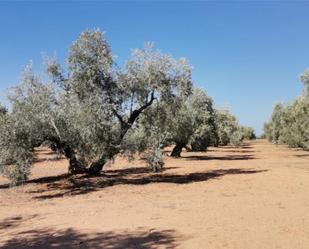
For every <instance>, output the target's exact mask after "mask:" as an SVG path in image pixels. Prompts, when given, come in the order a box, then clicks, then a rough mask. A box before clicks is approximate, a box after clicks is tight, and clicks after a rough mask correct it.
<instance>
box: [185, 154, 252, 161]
mask: <svg viewBox="0 0 309 249" xmlns="http://www.w3.org/2000/svg"><path fill="white" fill-rule="evenodd" d="M183 158H184V159H186V160H227V161H233V160H236V161H238V160H252V159H255V157H254V156H253V155H227V156H198V155H194V156H185V157H183Z"/></svg>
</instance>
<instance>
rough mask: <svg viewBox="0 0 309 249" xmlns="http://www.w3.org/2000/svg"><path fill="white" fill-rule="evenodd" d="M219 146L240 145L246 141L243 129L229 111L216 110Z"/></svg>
mask: <svg viewBox="0 0 309 249" xmlns="http://www.w3.org/2000/svg"><path fill="white" fill-rule="evenodd" d="M215 116H216V118H215V121H216V128H217V134H218V143H217V144H218V145H228V144H230V145H239V144H240V142H241V141H242V140H243V139H244V134H243V131H242V127H241V126H240V125H239V123H238V121H237V119H236V117H235V116H234V115H232V114H231V113H230V112H229V111H228V110H216V113H215Z"/></svg>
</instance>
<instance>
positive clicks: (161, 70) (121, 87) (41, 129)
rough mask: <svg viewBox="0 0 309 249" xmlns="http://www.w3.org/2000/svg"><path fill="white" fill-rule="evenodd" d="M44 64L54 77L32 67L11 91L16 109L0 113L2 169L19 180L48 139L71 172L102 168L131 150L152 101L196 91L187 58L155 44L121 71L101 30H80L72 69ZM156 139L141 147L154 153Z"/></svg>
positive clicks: (51, 61)
mask: <svg viewBox="0 0 309 249" xmlns="http://www.w3.org/2000/svg"><path fill="white" fill-rule="evenodd" d="M45 66H46V69H47V73H48V76H49V79H50V80H49V81H48V82H44V81H43V80H42V79H40V78H39V77H38V76H36V75H35V74H34V73H33V72H32V70H31V67H27V68H26V70H25V73H24V74H23V77H22V81H21V83H20V84H19V85H18V86H17V87H15V88H13V89H12V91H11V92H10V96H9V99H10V101H11V105H12V110H11V111H10V112H9V113H6V114H5V112H3V113H2V112H1V113H2V114H1V124H0V125H1V127H0V137H1V142H0V143H1V145H0V158H1V159H0V160H1V161H0V167H1V170H2V172H5V174H6V175H8V176H9V177H10V178H11V179H13V180H14V181H15V182H18V181H20V180H25V179H26V178H27V175H28V174H29V171H30V166H31V165H32V157H33V149H34V148H35V147H36V146H39V145H41V144H42V143H48V144H49V145H50V146H51V147H52V148H53V149H56V150H57V151H58V152H59V153H62V154H63V155H64V156H66V157H67V159H68V160H69V162H70V168H69V170H70V172H72V173H74V172H75V173H78V172H88V173H98V172H99V171H100V170H101V169H102V167H103V166H104V164H105V163H106V161H107V160H109V159H111V158H112V157H113V156H115V155H116V154H117V153H123V152H125V151H128V150H130V149H131V146H130V145H129V143H127V139H126V137H127V136H129V135H130V134H135V132H134V130H138V129H139V125H138V120H139V119H142V116H143V115H144V113H145V112H146V111H147V110H148V109H149V108H150V107H152V105H153V104H154V102H159V103H161V102H165V103H168V102H171V103H172V102H174V101H175V96H186V95H188V93H190V92H191V88H192V82H191V68H190V66H189V65H188V63H187V62H186V60H185V59H178V60H177V59H174V58H172V57H171V56H170V55H167V54H162V53H161V52H160V51H157V50H155V49H154V48H153V46H151V45H147V46H146V47H145V48H143V49H136V50H134V52H133V54H132V57H131V58H130V59H129V60H128V62H127V63H126V65H125V66H124V68H123V69H118V68H117V66H116V65H115V62H114V57H113V55H112V52H111V49H110V46H109V44H108V43H107V41H106V40H105V38H104V36H103V34H102V32H100V31H99V30H93V31H92V30H87V31H85V32H83V33H81V35H80V36H79V38H78V39H77V40H76V41H75V42H74V43H73V44H72V46H71V48H70V52H69V56H68V71H67V72H65V70H64V69H63V68H62V67H61V65H60V64H59V63H58V62H57V61H56V60H55V59H45ZM146 121H147V120H146V119H145V121H144V122H146ZM152 133H153V134H155V132H152ZM136 134H138V132H136ZM162 134H163V133H162ZM154 137H156V136H155V135H152V136H148V137H147V136H145V135H144V134H142V135H141V136H140V138H141V141H139V142H138V144H139V146H140V145H141V144H142V142H143V140H144V149H147V148H150V149H152V150H154V149H153V145H154V144H155V143H150V142H149V141H151V139H153V138H154ZM163 137H165V136H163ZM162 139H163V138H162ZM162 139H157V140H158V142H157V143H156V144H157V146H156V147H157V148H158V147H160V148H161V147H162V146H161V143H162V141H163V140H162ZM128 140H129V139H128ZM147 140H149V141H147ZM161 140H162V141H161ZM150 144H152V147H151V146H149V145H150ZM154 151H155V150H154ZM159 154H160V153H158V152H157V151H155V154H154V155H155V157H154V156H152V157H150V158H151V159H150V161H152V162H153V164H156V165H161V164H162V163H161V162H160V160H157V159H153V158H157V157H158V155H159ZM159 156H160V155H159ZM155 167H157V166H155ZM9 169H10V170H9Z"/></svg>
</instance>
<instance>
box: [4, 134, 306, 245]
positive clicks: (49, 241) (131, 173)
mask: <svg viewBox="0 0 309 249" xmlns="http://www.w3.org/2000/svg"><path fill="white" fill-rule="evenodd" d="M37 153H38V155H37V162H36V164H35V166H34V168H33V171H32V172H33V174H32V176H31V179H30V180H29V181H28V182H27V183H26V184H25V185H23V186H19V187H15V188H8V184H7V182H6V180H5V179H2V178H1V179H0V248H5V249H7V248H14V249H17V248H44V249H48V248H107V249H110V248H126V249H133V248H134V249H135V248H141V249H148V248H197V249H200V248H207V249H208V248H209V249H216V248H224V249H230V248H235V249H251V248H252V249H268V248H274V249H275V248H276V249H277V248H284V249H308V248H309V152H304V151H302V150H292V149H288V148H287V147H285V146H275V145H272V144H270V143H268V142H266V141H265V140H257V141H250V142H249V141H247V142H245V143H243V144H242V145H241V146H239V147H220V148H210V150H209V151H208V152H207V153H196V152H194V153H193V152H183V157H182V158H181V159H173V158H170V157H167V158H166V165H165V168H164V171H163V172H162V173H158V174H155V173H150V172H149V170H148V169H147V168H146V167H145V163H144V161H143V160H141V159H139V160H134V161H132V162H128V161H127V160H125V159H124V158H117V159H116V161H115V162H114V163H113V164H112V163H111V164H110V165H109V166H108V167H107V168H106V170H105V171H104V173H102V175H101V176H98V177H91V178H89V177H85V176H74V177H68V176H67V175H66V171H67V161H66V160H64V159H59V158H57V157H56V156H55V155H53V154H52V153H51V152H50V151H48V150H46V149H43V148H42V149H40V150H39V151H38V152H37ZM46 159H47V160H46Z"/></svg>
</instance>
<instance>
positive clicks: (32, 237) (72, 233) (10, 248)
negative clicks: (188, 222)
mask: <svg viewBox="0 0 309 249" xmlns="http://www.w3.org/2000/svg"><path fill="white" fill-rule="evenodd" d="M182 239H183V238H181V236H179V235H178V234H177V233H176V231H175V230H162V231H158V230H155V229H146V228H140V229H138V230H137V231H134V232H130V231H120V232H103V233H95V234H85V233H80V232H78V231H76V230H74V229H67V230H52V229H41V230H29V231H25V232H20V233H18V234H16V235H15V236H14V238H13V239H10V240H8V241H6V242H5V244H4V245H2V247H1V248H2V249H26V248H33V249H39V248H44V249H54V248H59V249H60V248H61V249H62V248H63V249H64V248H65V249H77V248H78V249H86V248H87V249H91V248H104V249H123V248H126V249H154V248H158V247H163V248H167V249H173V248H176V247H177V246H178V243H179V242H180V241H181V240H182Z"/></svg>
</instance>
